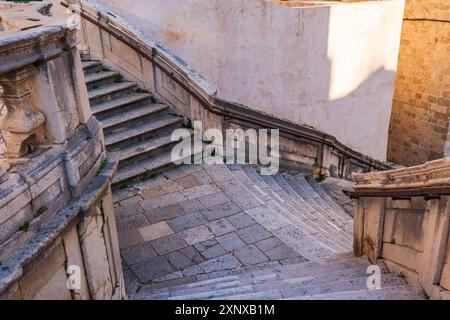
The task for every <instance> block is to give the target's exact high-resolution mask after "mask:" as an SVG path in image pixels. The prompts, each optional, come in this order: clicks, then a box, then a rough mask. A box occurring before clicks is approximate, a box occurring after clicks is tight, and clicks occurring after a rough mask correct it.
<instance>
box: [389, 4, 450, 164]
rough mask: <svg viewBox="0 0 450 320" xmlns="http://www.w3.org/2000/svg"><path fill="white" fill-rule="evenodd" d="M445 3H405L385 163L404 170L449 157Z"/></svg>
mask: <svg viewBox="0 0 450 320" xmlns="http://www.w3.org/2000/svg"><path fill="white" fill-rule="evenodd" d="M449 107H450V3H449V2H448V1H445V0H438V1H423V0H420V1H419V0H407V1H406V10H405V16H404V20H403V28H402V36H401V44H400V54H399V62H398V75H397V82H396V86H395V92H394V101H393V106H392V114H391V123H390V129H389V145H388V160H390V161H392V162H395V163H399V164H402V165H406V166H411V165H416V164H421V163H423V162H425V161H429V160H435V159H438V158H441V157H442V156H444V155H449V154H450V138H449V135H448V131H449V121H448V117H449Z"/></svg>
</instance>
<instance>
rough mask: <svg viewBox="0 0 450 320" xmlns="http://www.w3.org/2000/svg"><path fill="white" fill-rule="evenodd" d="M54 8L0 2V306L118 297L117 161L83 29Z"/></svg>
mask: <svg viewBox="0 0 450 320" xmlns="http://www.w3.org/2000/svg"><path fill="white" fill-rule="evenodd" d="M50 7H51V4H49V3H46V2H39V3H38V4H36V3H33V4H31V3H18V4H13V3H10V2H2V1H0V21H1V26H2V27H1V28H0V30H1V31H0V86H1V87H2V90H0V92H1V97H0V99H1V101H2V104H3V103H4V104H5V106H6V109H7V110H6V114H2V115H1V116H0V130H1V133H2V135H3V136H4V138H5V143H6V151H5V152H1V149H0V300H1V299H110V298H119V299H120V298H123V297H124V285H123V276H122V269H121V260H120V254H119V248H118V239H117V231H116V226H115V217H114V212H113V208H112V195H111V181H112V176H113V174H114V172H115V170H116V164H117V161H115V160H114V159H111V158H109V157H108V155H107V154H106V151H105V146H104V142H103V133H102V130H101V126H100V123H99V122H98V121H97V120H96V119H95V117H93V116H92V114H91V111H90V107H89V100H88V95H87V89H86V86H85V79H84V74H83V70H82V65H81V59H80V53H79V51H78V49H77V47H76V45H77V44H78V42H79V39H78V36H77V30H76V29H75V28H73V27H69V26H68V25H67V24H66V21H64V20H58V19H55V18H53V17H51V16H50V15H49V12H50ZM71 275H74V276H75V277H77V278H76V279H75V278H74V279H73V280H74V281H75V282H74V283H73V285H72V282H71V281H72V279H71Z"/></svg>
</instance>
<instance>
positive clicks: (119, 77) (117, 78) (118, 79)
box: [114, 73, 123, 83]
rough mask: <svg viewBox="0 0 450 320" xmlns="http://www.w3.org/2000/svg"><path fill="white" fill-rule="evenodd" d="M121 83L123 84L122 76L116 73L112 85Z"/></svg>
mask: <svg viewBox="0 0 450 320" xmlns="http://www.w3.org/2000/svg"><path fill="white" fill-rule="evenodd" d="M121 82H123V75H121V74H120V73H118V74H116V75H115V76H114V83H121Z"/></svg>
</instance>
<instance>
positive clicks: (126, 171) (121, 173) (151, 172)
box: [113, 146, 203, 188]
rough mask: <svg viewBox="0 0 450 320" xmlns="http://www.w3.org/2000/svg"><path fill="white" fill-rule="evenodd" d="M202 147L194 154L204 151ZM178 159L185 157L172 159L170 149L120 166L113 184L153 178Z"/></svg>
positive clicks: (122, 184) (118, 184)
mask: <svg viewBox="0 0 450 320" xmlns="http://www.w3.org/2000/svg"><path fill="white" fill-rule="evenodd" d="M202 147H203V146H202ZM202 147H200V149H199V150H194V154H197V153H201V152H203V149H202ZM188 158H189V159H190V158H191V157H187V158H186V159H188ZM176 160H181V161H182V160H184V159H180V158H177V159H172V152H171V150H169V151H166V152H164V153H162V154H159V155H158V156H155V157H150V158H148V159H145V160H143V161H139V162H136V163H131V164H129V165H127V166H125V167H122V168H119V170H118V171H117V173H116V175H115V176H114V178H113V186H114V187H117V186H119V187H120V188H122V187H125V185H127V184H128V183H129V182H136V181H140V180H147V179H151V178H153V176H155V175H157V174H158V173H161V172H162V171H163V170H164V169H168V168H171V167H174V166H176V164H175V163H174V161H176Z"/></svg>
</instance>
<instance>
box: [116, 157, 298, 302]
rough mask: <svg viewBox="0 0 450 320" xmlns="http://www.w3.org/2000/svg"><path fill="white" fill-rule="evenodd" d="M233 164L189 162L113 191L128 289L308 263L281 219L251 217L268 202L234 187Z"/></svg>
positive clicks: (262, 209)
mask: <svg viewBox="0 0 450 320" xmlns="http://www.w3.org/2000/svg"><path fill="white" fill-rule="evenodd" d="M227 170H228V169H226V168H225V167H223V166H222V167H211V166H208V168H207V167H204V166H202V165H197V166H194V165H186V166H182V167H179V168H176V169H173V170H170V171H167V172H165V173H163V174H161V175H158V176H156V177H153V178H152V179H150V180H147V181H144V182H141V183H139V184H136V185H134V186H132V187H130V188H127V189H122V190H118V191H115V192H114V200H115V204H114V206H115V213H116V217H117V227H118V232H119V242H120V246H121V255H122V261H123V268H124V276H125V282H126V288H127V293H128V294H132V293H135V292H136V291H137V290H139V289H140V287H142V286H143V285H146V284H154V283H167V281H170V283H174V284H177V283H179V284H182V283H189V282H193V281H201V280H206V279H211V278H216V277H220V276H226V275H228V274H232V273H233V272H235V271H239V270H242V271H244V270H246V269H248V268H257V267H267V266H270V265H274V266H277V265H278V266H280V265H289V264H293V263H300V262H304V261H306V259H305V258H304V257H302V256H301V255H300V254H299V253H298V252H296V251H295V250H294V249H293V248H291V247H289V245H288V243H289V233H288V231H289V230H287V229H288V228H286V226H285V225H283V221H276V220H273V221H272V220H270V217H267V218H266V219H257V220H258V221H259V222H261V221H262V222H261V223H262V224H264V226H263V225H262V224H260V223H258V222H256V221H255V220H254V219H253V218H254V217H264V212H265V211H266V207H265V204H264V202H261V201H258V198H256V197H249V196H248V194H246V193H245V192H240V189H239V188H240V187H242V186H240V185H239V184H237V185H236V186H235V188H233V185H234V184H235V183H236V182H237V181H236V180H234V178H233V177H232V175H230V174H229V172H227ZM283 229H286V232H283ZM287 238H288V239H287Z"/></svg>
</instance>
